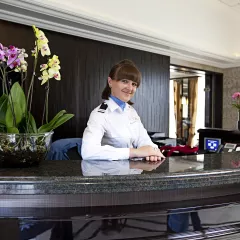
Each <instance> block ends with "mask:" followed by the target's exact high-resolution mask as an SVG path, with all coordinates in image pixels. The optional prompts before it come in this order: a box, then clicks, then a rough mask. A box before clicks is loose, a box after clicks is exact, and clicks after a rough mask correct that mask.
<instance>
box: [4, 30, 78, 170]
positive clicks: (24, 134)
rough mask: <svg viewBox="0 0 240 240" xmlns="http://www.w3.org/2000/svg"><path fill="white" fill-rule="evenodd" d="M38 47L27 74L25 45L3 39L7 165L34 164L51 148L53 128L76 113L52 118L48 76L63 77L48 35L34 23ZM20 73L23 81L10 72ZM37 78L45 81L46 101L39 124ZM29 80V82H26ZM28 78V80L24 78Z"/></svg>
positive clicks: (61, 112) (42, 83)
mask: <svg viewBox="0 0 240 240" xmlns="http://www.w3.org/2000/svg"><path fill="white" fill-rule="evenodd" d="M33 32H34V35H35V48H34V50H33V51H32V56H33V58H34V62H33V71H32V74H31V77H30V78H28V77H27V67H28V64H27V61H26V58H27V57H28V55H27V54H26V52H25V50H24V49H20V48H17V47H15V46H9V47H4V46H3V45H2V44H1V43H0V79H1V81H2V96H1V97H0V163H1V164H3V165H7V166H31V165H35V164H38V163H39V162H40V161H41V160H42V159H44V158H45V156H46V153H47V151H48V150H49V148H50V144H51V139H52V134H53V130H54V129H55V128H57V127H59V126H60V125H62V124H63V123H65V122H66V121H68V120H69V119H71V118H72V117H73V116H74V115H73V114H67V112H66V111H65V110H62V111H60V112H59V113H57V115H56V116H55V117H54V118H53V119H52V120H50V121H49V119H48V96H49V84H50V83H49V80H50V79H56V80H61V75H60V72H59V70H60V61H59V59H58V56H56V55H53V56H50V55H51V52H50V49H49V46H48V39H47V38H46V36H45V34H44V32H43V31H41V30H39V29H38V28H36V27H35V26H33ZM40 55H42V57H45V56H47V57H48V59H47V60H46V63H45V64H41V65H40V72H41V75H40V76H38V75H37V74H36V70H37V64H38V58H39V56H40ZM13 71H14V72H17V74H20V76H21V81H20V82H15V83H13V84H12V83H11V82H10V81H9V78H8V76H9V74H10V73H11V72H13ZM36 78H38V79H39V80H41V85H45V102H44V106H43V117H42V122H41V126H37V124H36V122H35V119H34V116H33V115H32V113H31V107H32V99H33V95H34V82H35V80H36ZM26 80H28V81H29V82H28V86H26V82H27V81H26ZM25 81H26V82H25Z"/></svg>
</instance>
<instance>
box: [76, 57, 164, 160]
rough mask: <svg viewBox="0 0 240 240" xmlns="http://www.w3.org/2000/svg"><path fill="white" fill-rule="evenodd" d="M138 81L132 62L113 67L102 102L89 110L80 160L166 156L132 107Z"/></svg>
mask: <svg viewBox="0 0 240 240" xmlns="http://www.w3.org/2000/svg"><path fill="white" fill-rule="evenodd" d="M140 82H141V73H140V72H139V70H138V69H137V67H136V66H135V65H134V63H133V62H131V61H129V60H123V61H121V62H119V63H117V64H116V65H115V66H113V67H112V69H111V71H110V73H109V77H108V80H107V85H106V87H105V89H104V90H103V93H102V99H104V100H105V101H104V102H103V103H102V104H101V105H100V106H98V107H97V108H95V109H94V110H93V111H92V113H91V115H90V118H89V120H88V124H87V128H86V129H85V131H84V134H83V141H82V150H81V154H82V158H83V159H110V160H118V159H129V158H138V157H143V158H146V160H148V161H158V160H161V158H165V157H164V156H163V154H162V153H161V152H160V150H159V149H158V147H157V145H155V144H154V143H153V142H152V141H151V139H150V137H149V136H148V134H147V131H146V129H145V128H144V127H143V125H142V123H141V120H140V118H139V116H138V114H137V112H136V111H135V109H134V108H133V107H132V106H131V105H132V104H133V103H132V102H131V101H130V99H131V98H132V97H133V96H134V94H135V92H136V90H137V88H138V87H139V85H140Z"/></svg>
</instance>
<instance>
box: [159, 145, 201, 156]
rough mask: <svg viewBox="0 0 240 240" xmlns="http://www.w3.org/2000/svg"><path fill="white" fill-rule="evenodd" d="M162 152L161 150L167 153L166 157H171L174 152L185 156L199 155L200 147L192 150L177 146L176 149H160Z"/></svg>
mask: <svg viewBox="0 0 240 240" xmlns="http://www.w3.org/2000/svg"><path fill="white" fill-rule="evenodd" d="M160 150H161V152H165V151H167V155H166V157H170V156H171V155H172V153H173V152H179V153H181V154H185V155H188V154H193V153H197V152H198V147H193V148H191V147H190V146H176V147H172V146H163V147H160Z"/></svg>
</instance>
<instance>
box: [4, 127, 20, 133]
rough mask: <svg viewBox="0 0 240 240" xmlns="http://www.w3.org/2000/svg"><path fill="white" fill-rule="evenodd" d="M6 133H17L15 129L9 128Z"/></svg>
mask: <svg viewBox="0 0 240 240" xmlns="http://www.w3.org/2000/svg"><path fill="white" fill-rule="evenodd" d="M7 132H8V133H19V131H18V129H17V128H15V127H9V128H7Z"/></svg>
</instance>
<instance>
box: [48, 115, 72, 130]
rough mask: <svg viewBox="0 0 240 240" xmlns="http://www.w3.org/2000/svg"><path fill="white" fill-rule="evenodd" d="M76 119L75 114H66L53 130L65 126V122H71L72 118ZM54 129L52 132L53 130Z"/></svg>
mask: <svg viewBox="0 0 240 240" xmlns="http://www.w3.org/2000/svg"><path fill="white" fill-rule="evenodd" d="M73 117H74V114H64V115H63V116H61V117H60V118H59V119H58V120H57V121H56V123H55V124H54V126H53V129H55V128H57V127H59V126H61V125H62V124H64V123H65V122H67V121H68V120H70V119H71V118H73ZM53 129H52V130H53Z"/></svg>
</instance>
